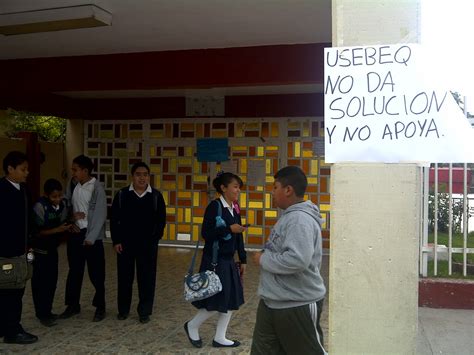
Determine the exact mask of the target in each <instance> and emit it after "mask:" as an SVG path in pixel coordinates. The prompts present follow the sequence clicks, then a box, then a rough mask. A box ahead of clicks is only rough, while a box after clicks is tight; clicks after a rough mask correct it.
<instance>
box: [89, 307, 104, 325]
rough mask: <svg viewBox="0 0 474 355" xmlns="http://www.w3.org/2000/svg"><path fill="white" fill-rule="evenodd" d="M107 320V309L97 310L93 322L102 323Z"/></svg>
mask: <svg viewBox="0 0 474 355" xmlns="http://www.w3.org/2000/svg"><path fill="white" fill-rule="evenodd" d="M104 318H105V309H104V308H97V309H96V310H95V314H94V319H92V321H93V322H100V321H102V320H104Z"/></svg>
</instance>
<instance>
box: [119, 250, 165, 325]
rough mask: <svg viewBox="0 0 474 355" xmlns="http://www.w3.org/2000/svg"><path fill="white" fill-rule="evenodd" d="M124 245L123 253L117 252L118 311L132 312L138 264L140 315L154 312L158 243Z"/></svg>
mask: <svg viewBox="0 0 474 355" xmlns="http://www.w3.org/2000/svg"><path fill="white" fill-rule="evenodd" d="M122 246H123V251H122V253H121V254H117V281H118V295H117V305H118V311H119V313H121V314H128V313H129V312H130V305H131V302H132V289H133V280H134V278H135V265H136V267H137V284H138V298H139V302H138V307H137V312H138V314H139V315H140V316H148V315H150V314H152V313H153V301H154V299H155V284H156V264H157V256H158V255H157V253H158V245H148V246H134V245H126V244H125V245H124V244H122Z"/></svg>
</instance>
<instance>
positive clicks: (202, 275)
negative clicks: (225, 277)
mask: <svg viewBox="0 0 474 355" xmlns="http://www.w3.org/2000/svg"><path fill="white" fill-rule="evenodd" d="M198 248H199V240H198V241H197V243H196V249H195V251H194V255H193V260H192V261H191V265H190V267H189V270H188V273H187V274H186V276H185V277H184V299H185V300H186V301H188V302H194V301H200V300H203V299H205V298H209V297H212V296H214V295H215V294H218V293H219V292H221V291H222V283H221V280H220V279H219V276H217V274H216V273H215V270H216V266H217V251H218V249H219V242H218V241H215V242H214V244H213V245H212V266H213V269H214V270H206V271H202V272H199V273H197V274H193V269H194V263H195V261H196V255H197V251H198Z"/></svg>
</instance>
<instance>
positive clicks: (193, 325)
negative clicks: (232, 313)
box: [188, 308, 229, 340]
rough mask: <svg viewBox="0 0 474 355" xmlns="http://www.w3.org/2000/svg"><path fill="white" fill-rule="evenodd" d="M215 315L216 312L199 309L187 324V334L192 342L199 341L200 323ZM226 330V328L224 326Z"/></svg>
mask: <svg viewBox="0 0 474 355" xmlns="http://www.w3.org/2000/svg"><path fill="white" fill-rule="evenodd" d="M216 313H217V311H208V310H206V309H204V308H201V309H200V310H199V311H198V312H197V313H196V315H195V316H194V318H193V319H191V320H190V321H189V322H188V332H189V336H190V338H191V339H192V340H199V339H200V338H199V327H200V326H201V324H202V323H204V322H205V321H206V320H208V319H209V318H211V317H212V316H213V315H214V314H216ZM227 323H229V322H227ZM226 328H227V326H226ZM224 334H225V333H224Z"/></svg>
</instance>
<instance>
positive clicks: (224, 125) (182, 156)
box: [85, 118, 330, 246]
mask: <svg viewBox="0 0 474 355" xmlns="http://www.w3.org/2000/svg"><path fill="white" fill-rule="evenodd" d="M86 127H87V128H86V129H87V131H86V132H87V137H86V142H85V154H87V155H89V156H90V157H91V158H93V159H94V161H95V162H96V164H97V174H98V178H99V180H100V181H102V182H103V183H104V187H105V190H106V193H107V200H108V203H109V204H110V203H111V202H112V199H113V196H114V195H115V193H116V192H117V191H118V189H120V188H121V187H123V186H126V185H127V184H129V180H130V176H129V171H130V166H131V165H132V164H133V163H135V162H137V161H141V160H143V161H145V162H147V163H148V164H149V165H150V168H151V172H152V185H153V186H154V187H156V188H158V189H159V190H160V191H161V192H162V193H163V196H164V198H165V201H166V204H167V220H168V225H167V228H166V230H165V236H164V238H163V239H164V240H167V241H173V242H178V243H190V242H193V241H195V240H197V238H198V236H199V233H200V227H201V223H202V219H203V216H204V210H205V208H206V206H207V204H208V203H209V199H210V198H212V196H214V191H213V190H212V188H211V184H210V183H209V181H210V180H211V177H213V176H215V174H216V172H217V171H218V170H220V169H221V165H220V164H219V163H210V162H198V161H197V159H195V155H196V139H197V138H223V137H227V138H229V158H230V159H231V160H232V162H233V164H234V165H233V166H234V167H235V169H236V173H237V174H238V175H239V176H240V177H241V178H242V180H243V181H244V187H243V189H242V192H241V195H240V201H239V203H240V206H241V210H242V216H243V219H244V223H250V224H251V227H249V229H248V232H247V233H246V239H247V240H246V242H247V245H250V246H261V245H262V244H263V243H264V241H265V238H266V237H267V236H268V235H269V233H270V229H271V227H272V226H273V225H274V224H275V223H276V221H277V217H278V209H277V208H276V207H275V206H274V205H273V203H272V196H271V191H272V188H273V175H274V174H275V173H276V172H277V171H278V169H280V168H282V167H284V166H286V165H297V166H300V167H301V168H302V169H303V170H304V171H305V173H306V174H307V177H308V182H309V186H308V189H307V194H306V196H305V197H306V198H307V199H311V200H312V201H313V202H315V203H316V204H318V205H319V206H320V209H321V213H322V215H323V217H324V218H325V220H326V222H325V224H324V225H323V236H324V237H325V238H326V239H327V238H329V223H330V201H329V197H330V195H329V179H330V167H329V166H328V165H326V164H325V163H324V157H323V156H322V155H319V154H320V153H319V150H318V149H315V147H313V145H314V144H318V143H316V142H317V141H318V142H319V144H320V142H321V139H322V137H323V133H324V127H323V121H322V118H319V119H316V118H301V119H284V118H280V119H261V120H255V119H252V120H243V119H235V120H230V119H221V120H215V119H212V120H211V119H208V120H206V119H199V120H196V119H194V120H189V119H182V120H148V121H143V122H137V121H104V122H98V121H88V122H86ZM256 161H258V162H257V163H259V164H257V165H255V163H256ZM226 164H227V166H228V165H229V163H226ZM255 166H260V167H262V171H261V172H260V174H259V175H260V176H261V177H262V179H263V180H262V182H261V183H260V184H258V185H257V184H255V185H252V184H248V183H247V182H248V181H250V182H252V181H255V179H254V178H253V176H251V174H256V172H255V171H252V167H254V168H255ZM257 180H258V179H257Z"/></svg>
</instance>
